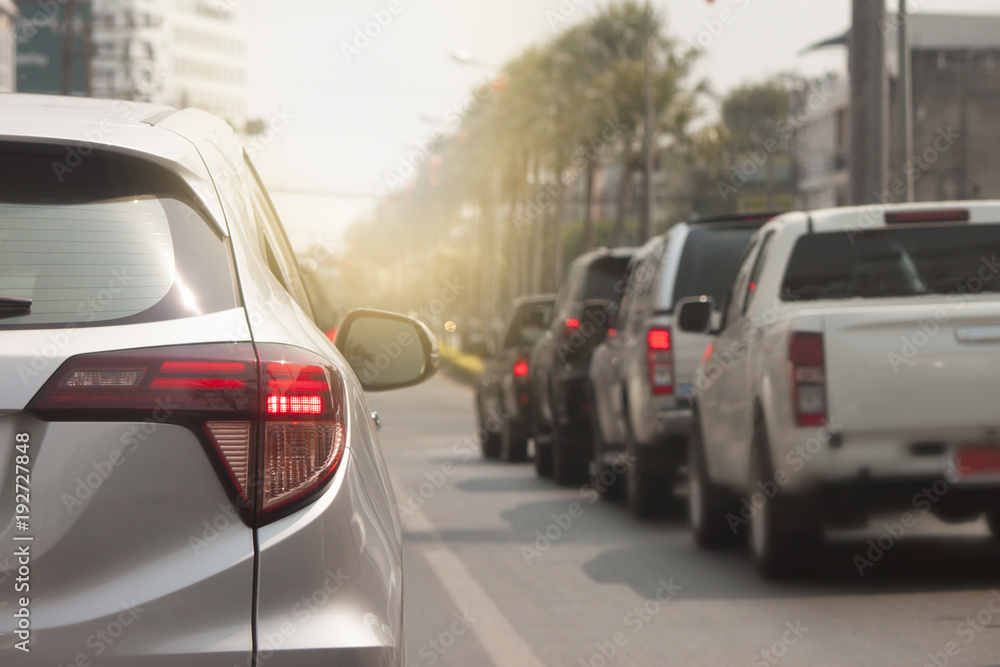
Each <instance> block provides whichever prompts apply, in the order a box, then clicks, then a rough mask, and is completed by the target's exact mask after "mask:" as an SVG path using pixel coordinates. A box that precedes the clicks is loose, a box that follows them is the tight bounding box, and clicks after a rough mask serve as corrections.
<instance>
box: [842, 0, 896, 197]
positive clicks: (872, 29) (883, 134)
mask: <svg viewBox="0 0 1000 667" xmlns="http://www.w3.org/2000/svg"><path fill="white" fill-rule="evenodd" d="M853 3H854V17H853V22H852V23H853V25H852V27H851V39H850V76H851V159H850V169H851V203H852V204H855V205H863V204H874V203H878V202H879V197H880V196H881V193H883V192H885V189H886V174H887V172H888V170H889V167H888V161H889V151H888V122H887V120H888V115H887V114H886V107H887V96H886V90H887V86H886V71H885V37H884V36H883V34H882V29H883V27H884V26H885V25H886V22H885V18H886V17H885V0H853Z"/></svg>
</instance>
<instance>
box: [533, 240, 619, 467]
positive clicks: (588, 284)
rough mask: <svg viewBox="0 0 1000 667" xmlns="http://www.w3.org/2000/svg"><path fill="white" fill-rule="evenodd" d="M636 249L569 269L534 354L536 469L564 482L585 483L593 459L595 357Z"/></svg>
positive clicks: (597, 256) (584, 258) (595, 256)
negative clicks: (591, 377)
mask: <svg viewBox="0 0 1000 667" xmlns="http://www.w3.org/2000/svg"><path fill="white" fill-rule="evenodd" d="M635 252H636V249H635V248H615V249H613V250H608V249H607V248H602V249H600V250H595V251H594V252H590V253H587V254H586V255H581V256H580V257H578V258H577V259H576V260H574V261H573V263H572V264H571V265H570V267H569V271H568V272H567V275H566V279H565V281H564V282H563V285H562V287H561V288H560V290H559V294H558V295H557V296H556V303H555V316H554V318H553V320H552V324H551V325H550V326H549V330H548V331H547V332H546V334H545V335H544V336H543V337H542V338H541V340H539V341H538V343H537V344H536V345H535V348H534V350H532V353H531V360H530V365H531V378H532V380H531V381H532V387H533V391H534V398H535V400H534V401H533V402H532V406H533V410H532V435H533V437H534V440H535V468H536V470H537V471H538V474H539V475H540V476H543V477H544V476H548V475H553V476H554V477H555V480H556V482H558V483H560V484H574V483H577V482H579V481H583V480H585V479H586V477H587V474H588V466H589V463H590V458H591V449H592V445H591V442H592V440H591V438H592V434H591V428H590V416H589V412H590V401H589V400H588V398H587V378H588V368H589V366H590V358H591V355H592V353H593V351H594V348H595V347H597V346H598V345H600V343H601V342H602V341H603V340H604V338H605V336H606V335H607V333H608V330H609V329H610V328H611V325H612V323H613V320H614V316H615V313H616V312H617V310H618V306H619V304H620V302H621V298H622V295H623V294H624V292H625V285H626V282H627V281H626V280H625V276H626V272H627V269H628V265H629V261H630V260H631V258H632V255H633V254H634V253H635Z"/></svg>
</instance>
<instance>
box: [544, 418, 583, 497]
mask: <svg viewBox="0 0 1000 667" xmlns="http://www.w3.org/2000/svg"><path fill="white" fill-rule="evenodd" d="M574 444H575V443H574ZM574 444H571V436H570V435H569V434H568V433H566V432H564V431H562V430H561V429H557V430H556V432H555V433H553V434H552V477H553V479H555V481H556V484H559V485H560V486H571V485H573V484H583V483H584V482H586V481H587V478H588V477H589V476H590V475H589V470H588V465H587V464H588V463H589V457H588V456H587V452H588V451H589V448H587V449H581V448H580V447H576V446H574Z"/></svg>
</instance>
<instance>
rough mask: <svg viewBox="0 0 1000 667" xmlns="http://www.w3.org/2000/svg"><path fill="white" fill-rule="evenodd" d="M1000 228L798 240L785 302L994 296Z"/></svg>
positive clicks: (998, 288) (998, 286)
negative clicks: (958, 295) (975, 294)
mask: <svg viewBox="0 0 1000 667" xmlns="http://www.w3.org/2000/svg"><path fill="white" fill-rule="evenodd" d="M998 256H1000V225H961V226H959V225H951V226H947V227H940V226H938V227H908V228H905V229H878V230H869V231H866V232H864V233H863V234H857V233H853V234H852V233H851V232H846V231H844V232H825V233H820V234H811V235H808V236H803V237H801V238H800V239H799V240H798V241H797V242H796V244H795V248H794V249H793V250H792V255H791V258H790V259H789V262H788V268H787V269H786V271H785V278H784V281H783V282H782V286H781V298H782V300H784V301H815V300H818V299H853V298H861V299H874V298H888V297H907V296H920V295H923V294H953V293H981V292H991V293H998V292H1000V275H998V274H997V272H998V270H1000V268H998V266H997V264H996V262H997V258H998Z"/></svg>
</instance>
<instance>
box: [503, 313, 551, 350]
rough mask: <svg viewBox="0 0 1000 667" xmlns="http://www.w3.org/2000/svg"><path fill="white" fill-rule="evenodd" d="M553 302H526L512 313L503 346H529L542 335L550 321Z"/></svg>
mask: <svg viewBox="0 0 1000 667" xmlns="http://www.w3.org/2000/svg"><path fill="white" fill-rule="evenodd" d="M553 307H554V306H553V304H552V303H551V302H545V303H526V304H524V305H522V306H521V307H520V308H518V309H517V311H516V312H515V313H514V315H513V317H512V319H511V321H510V324H509V325H508V328H507V335H506V336H505V337H504V341H503V347H505V348H508V347H531V346H533V345H534V344H535V342H536V341H537V340H538V339H539V338H541V337H542V335H543V334H544V333H545V331H546V329H548V326H549V323H550V322H551V321H552V311H553Z"/></svg>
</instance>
